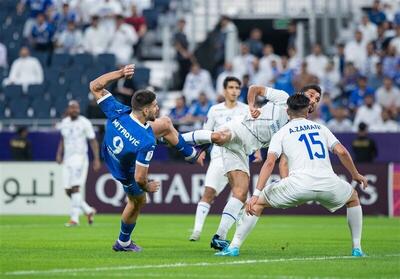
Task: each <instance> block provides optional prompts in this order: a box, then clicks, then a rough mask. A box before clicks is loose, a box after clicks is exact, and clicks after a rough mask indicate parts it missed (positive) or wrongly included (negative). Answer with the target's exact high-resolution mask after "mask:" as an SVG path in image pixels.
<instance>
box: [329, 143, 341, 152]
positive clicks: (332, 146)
mask: <svg viewBox="0 0 400 279" xmlns="http://www.w3.org/2000/svg"><path fill="white" fill-rule="evenodd" d="M338 143H340V141H335V142H334V143H333V144H332V145H331V148H330V150H331V152H333V149H334V148H335V146H336V144H338Z"/></svg>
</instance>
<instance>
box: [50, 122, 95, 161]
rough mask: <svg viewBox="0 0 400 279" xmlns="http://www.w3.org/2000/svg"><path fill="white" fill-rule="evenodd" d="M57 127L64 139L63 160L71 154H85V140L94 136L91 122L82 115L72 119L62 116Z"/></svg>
mask: <svg viewBox="0 0 400 279" xmlns="http://www.w3.org/2000/svg"><path fill="white" fill-rule="evenodd" d="M58 129H59V130H60V132H61V136H62V137H63V140H64V160H66V159H68V158H69V157H71V156H72V155H75V154H77V155H84V156H87V152H88V147H87V140H88V139H94V138H95V137H96V135H95V133H94V130H93V125H92V123H91V122H90V121H89V120H88V119H87V118H86V117H84V116H81V115H80V116H78V118H77V119H75V120H74V121H72V120H71V117H69V116H68V117H66V118H64V119H63V120H62V121H61V123H60V125H59V126H58Z"/></svg>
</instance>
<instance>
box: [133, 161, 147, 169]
mask: <svg viewBox="0 0 400 279" xmlns="http://www.w3.org/2000/svg"><path fill="white" fill-rule="evenodd" d="M136 165H139V166H142V167H145V168H148V167H149V164H143V163H141V162H139V161H136Z"/></svg>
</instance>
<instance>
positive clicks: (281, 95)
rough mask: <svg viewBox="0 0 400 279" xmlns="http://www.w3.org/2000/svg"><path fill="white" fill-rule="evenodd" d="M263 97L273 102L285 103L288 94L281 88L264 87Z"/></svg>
mask: <svg viewBox="0 0 400 279" xmlns="http://www.w3.org/2000/svg"><path fill="white" fill-rule="evenodd" d="M265 98H266V99H267V100H268V101H270V102H273V103H275V104H279V105H285V104H286V101H287V99H288V98H289V94H288V93H286V92H285V91H283V90H277V89H274V88H271V87H265Z"/></svg>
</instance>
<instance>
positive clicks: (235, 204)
mask: <svg viewBox="0 0 400 279" xmlns="http://www.w3.org/2000/svg"><path fill="white" fill-rule="evenodd" d="M242 207H243V203H242V202H241V201H240V200H238V199H237V198H234V197H231V198H230V199H229V201H228V203H227V204H226V205H225V208H224V210H223V211H222V216H221V222H220V223H219V227H218V230H217V232H216V234H217V235H218V236H219V238H220V239H226V235H227V234H228V231H229V229H230V228H231V227H232V225H233V224H234V223H235V222H236V221H237V219H238V216H239V212H240V209H241V208H242Z"/></svg>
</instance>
